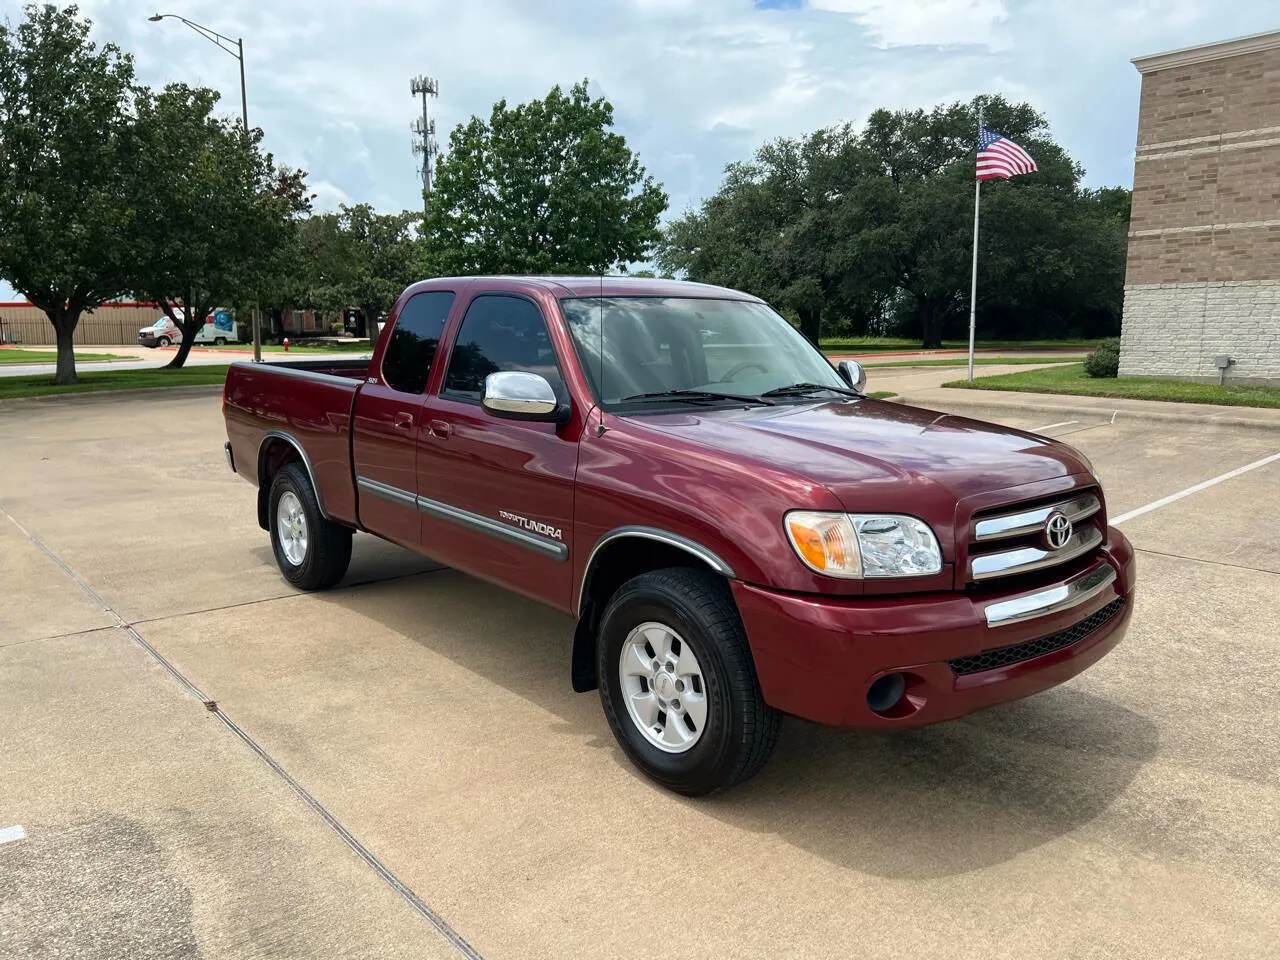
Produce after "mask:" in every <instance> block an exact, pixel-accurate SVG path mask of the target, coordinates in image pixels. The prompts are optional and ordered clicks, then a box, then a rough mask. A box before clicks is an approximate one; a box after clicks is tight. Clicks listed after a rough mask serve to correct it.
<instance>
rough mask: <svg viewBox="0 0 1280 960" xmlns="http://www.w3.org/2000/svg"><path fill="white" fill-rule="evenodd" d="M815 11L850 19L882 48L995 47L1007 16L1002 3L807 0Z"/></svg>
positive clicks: (999, 0) (988, 0) (973, 0)
mask: <svg viewBox="0 0 1280 960" xmlns="http://www.w3.org/2000/svg"><path fill="white" fill-rule="evenodd" d="M809 6H810V7H812V8H813V9H815V10H828V11H831V12H833V13H843V14H848V15H849V16H852V17H853V18H855V19H856V20H858V21H859V22H860V23H862V24H864V25H865V26H866V27H867V28H868V29H869V30H870V31H871V33H872V35H873V36H875V37H876V38H877V39H878V40H879V41H880V42H881V43H882V44H883V45H884V46H890V47H893V46H912V45H920V44H925V45H930V46H949V45H953V44H963V43H976V44H985V45H990V46H994V45H995V44H996V42H997V26H998V25H999V24H1000V23H1001V22H1002V21H1004V20H1005V19H1006V18H1007V17H1008V11H1007V10H1006V9H1005V4H1004V0H906V2H904V0H899V2H897V3H895V2H893V0H810V3H809Z"/></svg>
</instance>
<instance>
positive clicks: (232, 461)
mask: <svg viewBox="0 0 1280 960" xmlns="http://www.w3.org/2000/svg"><path fill="white" fill-rule="evenodd" d="M222 452H223V453H225V454H226V455H227V467H228V468H230V470H231V472H232V473H235V472H236V458H235V457H234V456H232V454H231V441H230V440H228V441H227V442H226V443H224V444H223V445H222Z"/></svg>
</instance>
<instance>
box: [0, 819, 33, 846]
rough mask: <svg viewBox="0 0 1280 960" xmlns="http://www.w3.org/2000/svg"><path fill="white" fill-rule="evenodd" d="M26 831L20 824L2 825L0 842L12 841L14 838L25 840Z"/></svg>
mask: <svg viewBox="0 0 1280 960" xmlns="http://www.w3.org/2000/svg"><path fill="white" fill-rule="evenodd" d="M26 836H27V831H25V830H23V829H22V824H20V823H19V824H17V825H16V826H13V827H4V828H3V829H0V844H6V843H13V841H15V840H25V839H26Z"/></svg>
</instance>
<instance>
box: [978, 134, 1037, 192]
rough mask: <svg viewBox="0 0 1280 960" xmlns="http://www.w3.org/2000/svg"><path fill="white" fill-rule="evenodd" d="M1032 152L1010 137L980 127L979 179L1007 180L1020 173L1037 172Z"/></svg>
mask: <svg viewBox="0 0 1280 960" xmlns="http://www.w3.org/2000/svg"><path fill="white" fill-rule="evenodd" d="M1035 172H1036V162H1035V161H1034V160H1032V159H1031V154H1029V153H1027V151H1025V150H1023V149H1022V148H1021V147H1020V146H1018V145H1017V144H1016V143H1014V142H1013V141H1012V140H1010V139H1009V138H1008V137H1004V136H1001V135H1000V134H998V133H996V132H995V131H994V130H988V129H987V128H986V127H979V128H978V179H979V180H1007V179H1008V178H1009V177H1012V176H1016V175H1017V174H1019V173H1035Z"/></svg>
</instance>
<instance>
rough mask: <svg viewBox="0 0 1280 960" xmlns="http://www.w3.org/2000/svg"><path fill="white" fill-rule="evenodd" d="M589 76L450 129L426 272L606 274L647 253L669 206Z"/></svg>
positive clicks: (429, 203) (432, 203)
mask: <svg viewBox="0 0 1280 960" xmlns="http://www.w3.org/2000/svg"><path fill="white" fill-rule="evenodd" d="M612 126H613V107H612V106H611V105H610V104H609V103H608V101H606V100H604V99H596V100H592V99H591V98H590V96H589V95H588V93H587V84H586V82H585V81H583V82H582V83H579V84H577V85H575V86H574V87H573V88H572V89H571V90H570V91H569V92H568V93H567V94H566V93H565V92H563V91H562V90H561V89H560V87H558V86H557V87H554V88H553V89H552V90H551V92H550V93H549V94H547V96H546V97H545V98H544V99H542V100H534V101H531V102H529V103H523V104H519V105H518V106H515V107H509V106H508V105H507V102H506V101H505V100H500V101H499V102H498V103H496V104H494V107H493V112H492V113H491V115H490V117H489V120H488V121H487V122H486V121H484V120H481V119H480V118H479V117H472V118H471V120H470V121H469V122H467V123H465V124H459V125H458V126H457V127H456V128H455V129H454V131H453V132H452V134H450V136H449V149H448V152H447V153H446V154H445V156H444V157H443V159H442V160H441V161H440V163H439V165H438V167H437V168H436V178H435V183H434V189H433V190H432V192H431V193H430V194H428V195H427V197H426V220H425V225H424V230H423V234H424V236H425V238H426V244H425V268H424V272H425V273H428V274H444V275H450V274H453V275H465V274H479V273H583V272H592V273H595V272H603V271H605V270H607V269H609V268H611V267H615V266H617V265H619V264H625V263H628V262H634V261H638V260H644V259H645V258H646V257H647V256H648V253H649V250H650V249H651V247H652V246H653V244H654V243H655V242H656V240H657V239H658V229H657V227H658V218H659V216H661V214H662V212H663V211H664V210H665V209H666V207H667V196H666V194H665V193H664V192H663V190H662V188H661V187H660V186H659V185H658V184H656V183H654V182H653V180H652V179H651V178H650V177H648V176H647V175H646V174H645V171H644V168H643V167H641V165H640V161H639V160H638V159H637V158H636V156H635V154H634V153H632V152H631V150H630V149H629V148H628V147H627V143H626V140H625V139H624V138H623V137H622V136H621V135H619V134H617V133H614V132H612V130H611V129H610V128H611V127H612Z"/></svg>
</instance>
